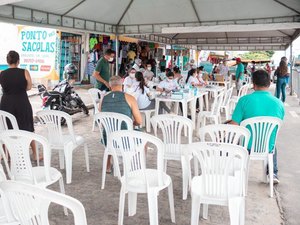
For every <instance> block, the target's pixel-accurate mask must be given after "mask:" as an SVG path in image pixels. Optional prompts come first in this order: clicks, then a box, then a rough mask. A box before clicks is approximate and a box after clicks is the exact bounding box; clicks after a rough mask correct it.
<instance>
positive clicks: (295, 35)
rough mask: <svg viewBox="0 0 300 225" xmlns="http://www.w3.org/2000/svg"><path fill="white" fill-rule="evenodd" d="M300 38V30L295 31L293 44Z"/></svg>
mask: <svg viewBox="0 0 300 225" xmlns="http://www.w3.org/2000/svg"><path fill="white" fill-rule="evenodd" d="M299 36H300V29H297V30H296V31H295V33H294V34H293V35H292V37H291V39H292V40H291V42H293V41H294V40H295V39H297V38H298V37H299Z"/></svg>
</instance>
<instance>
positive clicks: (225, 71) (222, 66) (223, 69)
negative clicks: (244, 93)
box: [217, 60, 229, 80]
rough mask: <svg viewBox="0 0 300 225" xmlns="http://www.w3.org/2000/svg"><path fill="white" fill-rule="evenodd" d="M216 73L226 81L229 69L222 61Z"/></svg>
mask: <svg viewBox="0 0 300 225" xmlns="http://www.w3.org/2000/svg"><path fill="white" fill-rule="evenodd" d="M217 72H218V73H219V74H220V75H223V77H224V79H225V80H227V79H228V72H229V68H228V66H227V65H226V61H225V60H224V61H223V62H220V65H219V66H218V68H217Z"/></svg>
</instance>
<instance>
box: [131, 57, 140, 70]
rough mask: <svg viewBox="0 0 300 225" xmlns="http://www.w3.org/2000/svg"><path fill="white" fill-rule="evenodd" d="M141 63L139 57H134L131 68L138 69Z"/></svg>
mask: <svg viewBox="0 0 300 225" xmlns="http://www.w3.org/2000/svg"><path fill="white" fill-rule="evenodd" d="M141 65H142V60H140V59H135V60H134V64H133V66H132V68H134V69H135V71H140V67H141Z"/></svg>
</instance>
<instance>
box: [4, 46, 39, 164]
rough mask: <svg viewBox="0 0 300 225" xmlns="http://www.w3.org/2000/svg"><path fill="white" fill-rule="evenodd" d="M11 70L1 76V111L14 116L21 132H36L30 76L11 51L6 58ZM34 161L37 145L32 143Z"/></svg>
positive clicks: (17, 56)
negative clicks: (30, 99)
mask: <svg viewBox="0 0 300 225" xmlns="http://www.w3.org/2000/svg"><path fill="white" fill-rule="evenodd" d="M6 60H7V63H8V65H9V68H8V69H7V70H4V71H2V72H1V74H0V84H1V86H2V89H3V96H2V99H1V103H0V110H3V111H6V112H9V113H11V114H13V115H14V116H15V117H16V119H17V122H18V126H19V129H20V130H26V131H31V132H34V127H33V115H32V108H31V104H30V102H29V99H28V96H27V91H28V90H30V89H31V87H32V81H31V77H30V74H29V72H28V71H27V70H24V69H20V68H18V65H19V62H20V56H19V54H18V53H17V52H16V51H10V52H9V53H8V54H7V57H6ZM30 145H31V148H32V152H33V159H34V160H36V159H37V156H36V148H35V143H34V142H31V144H30Z"/></svg>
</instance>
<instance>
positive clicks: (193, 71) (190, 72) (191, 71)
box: [185, 68, 196, 83]
mask: <svg viewBox="0 0 300 225" xmlns="http://www.w3.org/2000/svg"><path fill="white" fill-rule="evenodd" d="M195 72H196V69H194V68H193V69H190V70H189V72H188V75H187V77H186V80H185V83H187V82H188V81H189V78H190V76H193V74H194V73H195Z"/></svg>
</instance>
